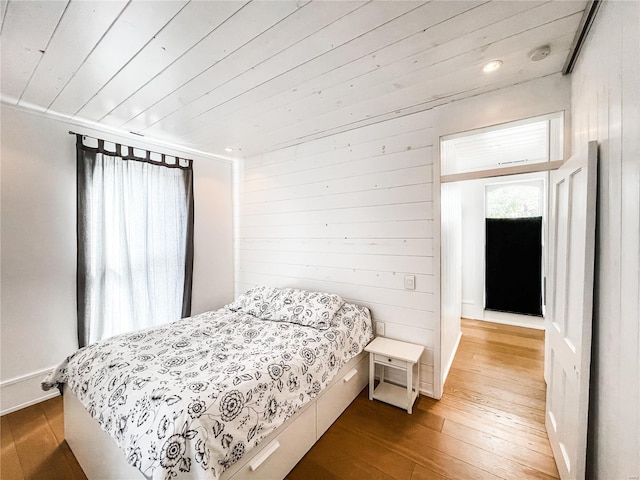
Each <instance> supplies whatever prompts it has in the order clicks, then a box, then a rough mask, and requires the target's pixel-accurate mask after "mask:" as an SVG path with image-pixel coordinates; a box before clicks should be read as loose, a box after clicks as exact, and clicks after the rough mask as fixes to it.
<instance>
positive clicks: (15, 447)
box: [0, 320, 558, 480]
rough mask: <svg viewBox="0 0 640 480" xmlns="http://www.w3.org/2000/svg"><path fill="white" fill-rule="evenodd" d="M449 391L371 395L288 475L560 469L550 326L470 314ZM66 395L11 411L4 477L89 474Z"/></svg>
mask: <svg viewBox="0 0 640 480" xmlns="http://www.w3.org/2000/svg"><path fill="white" fill-rule="evenodd" d="M462 332H463V337H462V341H461V343H460V348H459V350H458V353H457V355H456V358H455V361H454V363H453V366H452V368H451V372H450V374H449V378H448V379H447V382H446V384H445V391H444V395H443V397H442V399H441V400H440V401H435V400H432V399H429V398H426V397H420V398H419V399H418V401H417V402H416V405H415V406H414V410H413V412H414V413H413V414H412V415H408V414H407V413H406V412H405V411H403V410H401V409H399V408H395V407H392V406H389V405H386V404H383V403H380V402H377V401H374V402H371V401H369V400H368V398H367V390H366V389H365V390H363V392H362V393H361V394H360V396H359V397H358V398H357V399H356V400H355V401H354V402H353V403H352V404H351V406H350V407H349V408H348V409H347V410H346V411H345V412H344V413H343V414H342V416H341V417H340V418H339V419H338V420H337V421H336V423H335V424H334V425H333V426H332V427H331V428H330V429H329V430H328V431H327V433H325V435H324V436H323V437H322V438H321V439H320V440H319V441H318V443H317V444H316V445H315V446H314V447H313V449H312V450H311V451H310V452H309V453H308V454H307V455H306V456H305V457H304V458H303V459H302V461H301V462H300V463H299V464H298V465H297V466H296V468H295V469H294V470H293V471H292V472H291V473H290V474H289V475H288V477H287V478H288V479H289V480H313V479H318V480H320V479H322V480H331V479H354V480H355V479H363V478H366V479H370V480H373V479H403V480H422V479H446V478H449V479H465V480H467V479H504V480H511V479H519V480H520V479H527V478H536V479H545V478H558V472H557V470H556V467H555V463H554V460H553V457H552V456H551V449H550V447H549V442H548V440H547V434H546V432H545V427H544V405H545V383H544V380H543V377H542V374H543V353H544V333H543V332H541V331H537V330H530V329H526V328H520V327H510V326H504V325H498V324H494V323H488V322H478V321H471V320H463V321H462ZM62 415H63V413H62V401H61V398H60V397H57V398H54V399H52V400H48V401H46V402H43V403H41V404H38V405H34V406H32V407H29V408H26V409H24V410H21V411H18V412H14V413H11V414H9V415H5V416H4V417H2V458H1V463H0V465H1V467H0V468H1V477H2V479H3V480H4V479H7V480H9V479H12V480H13V479H16V480H17V479H22V478H25V479H36V478H37V479H62V478H64V479H82V478H86V477H85V476H84V474H83V473H82V470H81V469H80V467H79V465H78V463H77V462H76V460H75V458H74V457H73V454H72V453H71V450H70V449H69V447H68V446H67V444H66V442H65V441H64V439H63V417H62Z"/></svg>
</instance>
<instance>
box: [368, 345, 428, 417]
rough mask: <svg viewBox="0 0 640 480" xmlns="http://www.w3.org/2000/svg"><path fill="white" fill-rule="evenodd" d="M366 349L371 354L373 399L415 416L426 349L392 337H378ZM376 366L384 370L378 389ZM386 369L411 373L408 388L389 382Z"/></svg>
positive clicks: (370, 392)
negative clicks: (375, 385) (413, 411)
mask: <svg viewBox="0 0 640 480" xmlns="http://www.w3.org/2000/svg"><path fill="white" fill-rule="evenodd" d="M365 350H366V351H367V352H369V400H373V399H374V398H375V399H376V400H380V401H382V402H386V403H390V404H391V405H395V406H396V407H400V408H404V409H406V410H407V412H408V413H411V411H412V409H413V402H415V400H416V398H417V397H418V390H419V387H418V384H419V381H420V356H421V355H422V352H423V351H424V347H423V346H421V345H414V344H413V343H406V342H400V341H398V340H391V339H390V338H384V337H376V338H375V339H374V340H373V341H372V342H371V343H370V344H369V345H367V346H366V347H365ZM376 365H382V366H383V367H382V368H381V369H380V383H379V384H378V386H377V387H375V388H374V380H375V375H376ZM384 367H389V368H396V369H398V370H404V371H405V372H406V373H407V387H406V388H405V387H400V386H398V385H393V384H392V383H387V382H385V381H384ZM414 370H415V375H414Z"/></svg>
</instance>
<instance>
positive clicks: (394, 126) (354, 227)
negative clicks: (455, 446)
mask: <svg viewBox="0 0 640 480" xmlns="http://www.w3.org/2000/svg"><path fill="white" fill-rule="evenodd" d="M423 120H424V119H423V118H422V117H420V116H415V115H414V116H411V117H405V118H402V119H398V120H392V121H389V122H383V123H380V124H376V125H371V126H367V127H364V128H360V129H357V130H355V131H351V132H348V133H343V134H339V135H334V136H331V137H327V138H325V139H320V140H315V141H312V142H308V143H304V144H301V145H299V146H297V147H291V148H287V149H284V150H278V151H276V152H272V153H267V154H263V155H258V156H254V157H251V158H248V159H246V160H245V162H244V170H243V177H244V180H243V182H242V185H241V187H242V194H241V197H240V208H239V212H238V213H239V217H238V220H239V221H238V225H237V233H238V238H237V240H236V258H237V259H238V262H237V271H236V294H238V293H241V292H243V291H245V290H247V289H248V288H250V287H251V286H252V285H254V284H268V285H275V286H292V287H298V288H306V289H311V290H322V291H329V292H334V293H338V294H339V295H341V296H342V297H344V298H345V299H346V300H348V301H352V302H355V303H360V304H363V305H366V306H368V307H369V308H370V309H371V312H372V314H373V317H374V320H378V321H383V322H385V327H386V336H388V337H392V338H396V339H401V340H406V341H411V342H413V343H419V344H423V345H425V346H426V347H427V349H426V350H425V353H424V355H423V357H422V360H421V363H422V369H421V375H420V377H421V378H420V388H421V390H422V392H423V393H425V394H428V395H432V394H433V366H434V363H433V349H434V345H435V338H436V331H437V330H436V328H437V326H438V325H437V323H438V322H439V320H438V314H437V311H436V308H437V306H438V300H437V299H438V298H439V296H438V290H437V281H436V279H435V278H434V257H433V255H434V221H433V219H434V213H433V202H432V200H433V148H432V135H433V132H432V129H431V128H428V127H425V125H428V124H425V122H424V121H423ZM407 274H410V275H415V276H416V289H415V291H409V290H405V289H404V288H403V283H404V276H405V275H407Z"/></svg>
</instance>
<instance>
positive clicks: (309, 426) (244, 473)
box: [63, 352, 369, 480]
mask: <svg viewBox="0 0 640 480" xmlns="http://www.w3.org/2000/svg"><path fill="white" fill-rule="evenodd" d="M368 356H369V354H368V353H366V352H363V353H361V354H359V355H358V356H356V357H355V358H353V359H352V360H351V361H350V362H349V363H347V365H345V366H344V367H343V368H342V369H341V370H340V371H339V372H338V374H337V375H336V376H335V378H334V379H333V381H332V382H331V383H330V384H329V385H328V386H327V387H326V388H325V389H324V390H323V391H322V392H320V394H319V395H318V396H317V397H316V398H315V399H314V400H313V401H312V402H310V403H308V404H307V405H305V406H304V407H303V408H302V409H301V410H300V411H298V412H297V413H296V414H295V415H294V416H293V417H291V418H290V419H289V420H287V421H286V422H285V423H284V424H283V425H282V426H280V427H279V428H278V429H277V430H276V431H275V432H273V433H272V434H271V435H269V436H268V437H266V438H265V439H264V440H263V441H262V442H261V443H260V445H259V446H258V447H256V448H254V449H253V450H251V451H250V452H249V453H248V454H247V455H245V456H244V457H243V458H242V460H240V461H239V462H238V463H236V464H234V465H233V466H232V467H231V468H229V469H228V470H226V471H225V472H224V473H223V474H222V476H221V480H241V479H263V480H264V479H268V480H276V479H283V478H284V477H285V476H286V475H287V474H288V473H289V471H291V469H292V468H293V467H294V466H295V465H296V463H298V462H299V461H300V459H301V458H302V457H303V456H304V455H305V453H307V452H308V451H309V449H311V447H312V446H313V444H314V443H316V441H317V440H318V439H319V438H320V437H321V436H322V434H323V433H324V432H326V431H327V429H328V428H329V427H330V426H331V424H332V423H333V422H334V421H335V420H336V419H337V418H338V417H339V416H340V414H341V413H342V412H343V411H344V410H345V409H346V408H347V407H348V406H349V404H350V403H351V402H352V401H353V399H354V398H355V397H356V396H357V395H358V394H359V393H360V392H361V391H362V389H363V388H364V387H365V386H366V385H367V384H368V383H369V358H368ZM63 398H64V430H65V439H66V440H67V443H68V444H69V446H70V447H71V450H72V451H73V453H74V455H75V456H76V458H77V460H78V462H79V463H80V466H81V467H82V469H83V470H84V473H85V474H86V475H87V477H88V478H89V480H98V479H104V480H116V479H123V480H124V479H126V480H143V479H145V478H146V477H145V476H144V475H143V474H142V473H141V472H140V471H139V470H138V469H136V468H134V467H132V466H131V465H129V464H128V463H127V460H126V458H125V455H124V452H123V451H122V450H120V449H119V448H118V446H117V445H116V443H115V442H114V441H113V439H112V438H111V437H109V435H108V434H107V433H106V432H105V431H104V430H102V429H101V428H100V425H99V424H98V422H97V421H96V420H95V419H94V418H92V417H91V416H90V415H89V413H88V412H87V411H86V410H85V408H84V406H83V405H82V404H81V403H80V401H79V400H78V398H77V397H76V396H75V395H74V394H73V392H72V391H71V390H69V389H68V388H67V386H66V384H65V386H64V397H63Z"/></svg>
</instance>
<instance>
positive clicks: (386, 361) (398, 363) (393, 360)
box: [373, 353, 407, 370]
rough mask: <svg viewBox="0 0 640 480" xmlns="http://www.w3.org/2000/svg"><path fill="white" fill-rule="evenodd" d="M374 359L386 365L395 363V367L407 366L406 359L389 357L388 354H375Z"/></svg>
mask: <svg viewBox="0 0 640 480" xmlns="http://www.w3.org/2000/svg"><path fill="white" fill-rule="evenodd" d="M373 360H374V361H375V362H376V363H380V364H383V363H384V364H385V365H393V366H394V367H398V368H404V369H405V370H406V368H407V362H405V361H404V360H398V359H397V358H392V357H387V356H386V355H380V354H379V353H376V354H374V356H373Z"/></svg>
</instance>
